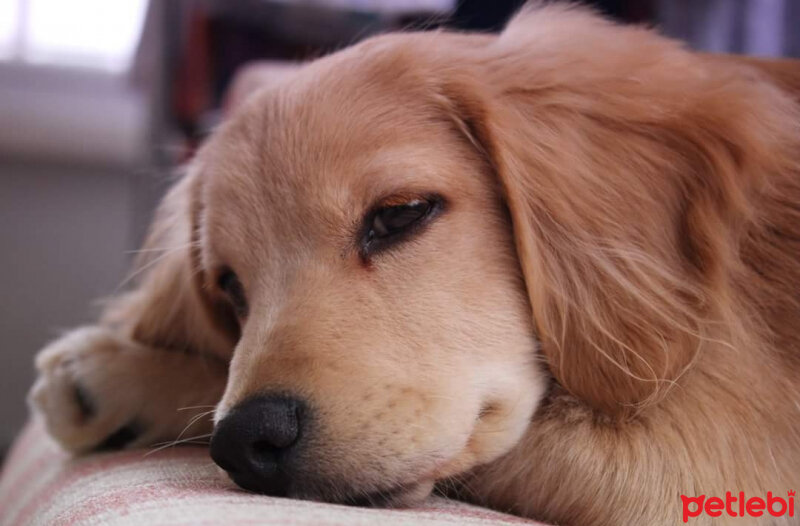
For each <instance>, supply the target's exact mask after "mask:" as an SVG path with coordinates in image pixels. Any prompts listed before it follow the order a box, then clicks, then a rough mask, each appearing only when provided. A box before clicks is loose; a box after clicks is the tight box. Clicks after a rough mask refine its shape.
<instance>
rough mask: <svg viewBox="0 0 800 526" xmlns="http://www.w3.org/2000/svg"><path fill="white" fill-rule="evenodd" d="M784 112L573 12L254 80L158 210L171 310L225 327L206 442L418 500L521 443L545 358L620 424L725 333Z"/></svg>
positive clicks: (664, 43)
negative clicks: (743, 223)
mask: <svg viewBox="0 0 800 526" xmlns="http://www.w3.org/2000/svg"><path fill="white" fill-rule="evenodd" d="M768 100H769V101H770V102H769V103H767V102H766V101H768ZM776 101H777V103H776ZM781 101H784V102H785V104H781ZM756 106H758V108H756V109H757V111H756V109H754V107H756ZM790 107H791V105H790V104H789V102H788V101H785V100H784V98H783V95H782V94H781V93H780V92H778V91H777V90H775V89H774V88H771V87H770V86H769V85H767V84H766V83H762V82H760V81H759V79H758V78H757V75H755V73H753V74H744V75H742V74H741V72H739V71H738V70H737V69H736V68H734V67H729V66H727V65H725V66H724V67H723V66H722V65H715V64H712V63H711V62H709V61H706V60H704V59H701V58H699V57H697V56H695V55H693V54H691V53H689V52H686V51H684V50H683V49H681V48H680V47H679V46H678V45H676V44H675V43H673V42H671V41H668V40H665V39H662V38H660V37H658V36H656V35H653V34H651V33H650V32H648V31H645V30H643V29H637V28H622V27H617V26H614V25H612V24H610V23H607V22H604V21H602V20H599V19H597V18H595V17H594V16H593V15H590V14H588V13H586V12H583V11H580V10H570V9H563V8H558V7H550V8H544V9H539V10H537V11H532V12H529V13H524V14H523V15H521V16H520V17H518V18H517V20H516V21H515V22H513V23H512V24H511V25H510V27H509V28H508V29H507V30H506V31H505V32H504V33H503V34H501V35H500V36H497V37H495V36H477V35H476V36H469V35H458V34H449V33H442V32H432V33H412V34H399V35H388V36H381V37H378V38H375V39H371V40H368V41H366V42H364V43H362V44H359V45H357V46H355V47H353V48H350V49H347V50H344V51H342V52H339V53H337V54H334V55H332V56H330V57H327V58H323V59H321V60H318V61H316V62H313V63H311V64H309V65H306V66H304V67H303V68H301V69H300V70H298V71H297V72H294V73H292V74H291V75H288V78H285V79H282V80H281V81H280V82H277V83H275V85H271V86H269V87H265V88H264V89H262V90H260V91H259V92H258V93H256V94H255V95H253V96H251V97H250V98H249V99H248V100H247V102H246V103H244V104H242V105H241V106H240V107H239V108H238V110H237V111H236V112H235V115H234V116H233V117H232V118H231V119H230V120H229V121H228V122H227V123H226V124H225V125H224V126H223V128H222V129H221V130H220V131H219V132H218V133H216V134H215V136H214V137H213V138H212V139H211V140H210V142H209V143H208V144H207V145H206V146H205V147H204V148H203V150H202V151H201V153H200V154H199V156H198V158H197V160H196V161H195V163H194V165H193V167H192V169H191V172H190V174H189V175H188V176H187V177H186V178H185V179H184V180H183V181H182V183H181V184H180V185H179V186H178V187H177V188H176V190H175V191H174V192H173V195H171V196H170V197H169V198H168V199H167V201H166V204H165V207H166V208H167V209H168V212H167V213H166V215H164V216H162V220H163V221H167V220H175V217H178V216H180V214H181V213H184V212H185V218H186V221H187V226H184V227H182V229H178V231H179V232H180V236H184V237H185V238H188V239H183V242H184V243H186V244H187V246H189V247H191V248H190V249H187V250H186V253H187V254H188V256H187V261H188V262H180V261H178V260H175V261H176V262H175V263H174V267H175V269H177V270H178V271H180V272H181V276H180V277H178V278H175V279H174V282H175V283H183V284H185V286H186V287H189V288H191V289H192V290H191V291H190V292H181V291H180V290H179V289H178V288H176V287H178V285H175V284H172V285H166V284H165V283H166V279H167V278H164V277H163V276H165V275H166V274H163V275H162V277H160V278H159V277H156V278H153V280H156V281H157V280H158V279H160V280H161V284H162V286H163V287H166V288H167V289H168V290H173V292H172V293H171V294H173V295H174V296H175V298H186V297H191V298H197V301H196V302H197V303H198V304H202V305H203V306H204V307H203V309H204V310H203V313H204V314H201V313H199V311H196V312H195V310H191V309H189V310H190V311H191V312H192V313H193V314H191V316H192V318H191V319H192V320H193V321H191V322H187V321H186V320H185V319H184V320H183V321H181V322H180V323H173V324H172V325H173V326H181V327H184V328H186V332H187V333H189V335H188V336H187V338H188V339H189V340H190V344H191V345H192V346H195V347H200V348H203V347H206V348H207V347H209V346H212V347H225V344H224V342H225V341H229V342H231V343H230V345H234V343H235V351H234V352H233V355H232V359H231V362H230V373H229V379H228V385H227V390H226V392H225V395H224V397H223V399H222V401H221V402H220V404H219V406H218V410H217V415H216V423H217V430H216V434H215V437H214V440H213V442H212V454H213V456H214V457H215V459H216V460H217V461H218V463H219V464H220V465H221V466H222V467H224V468H225V469H226V470H227V471H228V472H229V473H230V475H231V476H232V478H233V479H234V480H235V481H237V482H238V483H240V484H241V485H243V486H245V487H247V488H250V489H255V490H258V491H264V492H268V493H281V494H288V495H291V496H298V497H307V498H319V499H326V500H335V501H359V500H364V501H367V502H388V503H399V502H409V501H410V500H413V498H415V497H419V496H423V495H425V494H427V492H428V491H429V490H430V488H431V487H432V484H433V482H434V481H435V480H438V479H441V478H444V477H448V476H450V475H454V474H457V473H461V472H463V471H465V470H468V469H469V468H471V467H473V466H476V465H478V464H482V463H486V462H489V461H491V460H493V459H495V458H496V457H498V456H499V455H501V454H503V453H504V452H506V451H508V450H509V449H510V448H512V447H513V446H514V444H515V443H517V441H518V440H519V439H520V437H521V436H522V434H523V433H524V431H525V430H526V428H527V427H528V426H529V425H530V423H531V418H532V415H533V413H534V411H535V409H536V408H537V405H538V404H539V402H540V401H541V400H542V399H543V397H544V396H545V391H546V386H547V384H548V382H549V380H548V378H549V377H550V375H552V377H554V378H555V380H556V381H557V382H558V383H559V384H560V385H561V386H563V387H564V388H565V389H566V390H567V391H569V392H570V393H572V394H573V395H574V396H576V397H577V398H579V399H581V400H582V401H583V402H585V403H586V404H588V405H589V406H591V407H593V408H595V409H596V410H598V411H603V412H606V413H608V414H611V415H613V416H625V415H630V414H631V413H633V412H635V411H637V410H641V408H642V407H644V406H646V405H647V404H651V403H655V402H656V401H658V400H659V399H660V398H661V397H662V396H664V395H665V393H666V392H667V391H668V388H669V387H670V386H672V385H674V383H675V381H676V380H677V379H678V378H679V377H680V375H681V374H682V372H683V371H685V369H686V368H687V367H688V365H689V364H690V363H691V360H692V359H693V357H694V356H695V353H696V352H697V350H698V346H697V342H698V341H699V340H700V339H701V338H702V337H705V336H708V337H717V336H719V335H718V334H716V333H714V332H713V331H714V329H713V327H718V326H719V324H718V323H716V322H717V321H719V318H720V317H723V316H725V308H724V307H725V306H724V305H722V304H718V303H717V302H723V301H724V298H722V297H721V296H720V295H719V294H710V293H709V291H712V290H721V289H720V287H723V285H724V284H723V283H721V282H722V281H724V279H725V276H726V275H727V274H726V266H727V265H729V264H734V263H730V262H732V261H733V259H732V258H729V256H730V254H732V246H733V245H734V244H735V239H734V236H733V234H731V235H729V234H730V232H732V231H733V229H734V228H735V224H734V223H735V221H730V218H732V217H739V216H741V215H746V214H748V213H750V212H749V211H748V210H746V209H745V207H746V205H745V204H744V203H745V202H746V200H745V199H743V198H742V195H740V193H741V192H749V191H751V190H753V189H755V188H756V187H757V186H758V185H760V184H762V183H763V181H762V179H761V178H760V177H761V176H763V175H766V174H767V173H769V172H770V171H771V170H774V169H777V168H776V167H775V166H774V164H775V163H778V162H779V157H775V156H772V157H770V158H767V156H766V154H765V153H764V152H767V151H772V152H774V151H776V150H775V148H777V147H780V145H779V144H778V145H775V144H771V145H770V147H769V148H766V147H762V146H764V144H760V143H759V144H755V143H753V139H752V138H753V137H761V138H762V139H758V140H761V141H773V142H774V141H776V140H778V139H776V138H778V137H781V136H782V135H781V134H780V133H775V130H776V129H777V128H776V127H778V124H776V123H779V122H784V121H785V119H783V117H782V115H781V112H785V111H789V108H790ZM756 116H758V118H756ZM756 142H758V141H756ZM743 145H747V146H748V148H747V149H745V148H744V147H743ZM754 146H755V147H754ZM732 173H736V174H744V175H743V176H742V179H741V181H744V182H742V183H741V184H740V183H739V182H737V183H736V184H734V183H732V182H731V181H730V180H728V179H727V174H732ZM737 192H739V193H737ZM175 210H183V211H184V212H180V213H177V212H175ZM180 217H184V216H180ZM729 229H730V231H729ZM162 266H164V267H165V268H166V264H163V265H162ZM169 287H172V289H169ZM193 308H194V307H192V309H193ZM175 315H176V314H175V312H174V309H173V311H171V312H169V313H167V314H164V313H163V312H162V313H153V314H151V315H149V318H148V321H147V322H146V323H144V324H142V325H141V326H140V327H139V332H140V333H141V334H140V335H141V337H142V338H145V339H147V338H149V339H158V338H161V339H164V335H163V334H165V333H167V332H168V331H170V330H174V327H173V328H170V327H168V325H169V323H168V322H169V320H172V318H173V317H174V316H175ZM183 316H184V317H187V316H189V315H187V314H184V315H183ZM204 316H205V317H204ZM202 320H206V321H205V322H203V321H202ZM209 322H210V323H209ZM706 322H707V323H706ZM211 323H213V324H214V325H213V326H214V327H215V329H213V330H211V329H208V328H200V325H203V327H205V326H211V325H210V324H211ZM148 324H149V325H148ZM151 327H159V329H158V331H161V332H160V333H159V334H158V335H156V333H158V331H155V330H153V329H152V328H151ZM145 333H147V334H145ZM212 340H213V341H214V342H215V343H214V345H211V344H210V343H209V342H210V341H212ZM539 347H541V349H539ZM543 362H544V364H543Z"/></svg>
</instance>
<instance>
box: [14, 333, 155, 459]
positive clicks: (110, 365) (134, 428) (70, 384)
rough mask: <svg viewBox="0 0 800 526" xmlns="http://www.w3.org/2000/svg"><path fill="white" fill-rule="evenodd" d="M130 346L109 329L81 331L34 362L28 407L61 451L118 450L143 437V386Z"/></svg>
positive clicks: (50, 348) (132, 349) (59, 343)
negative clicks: (41, 418)
mask: <svg viewBox="0 0 800 526" xmlns="http://www.w3.org/2000/svg"><path fill="white" fill-rule="evenodd" d="M134 347H135V345H134V344H132V343H131V342H128V341H125V340H123V339H122V338H120V337H118V336H116V335H115V334H114V333H112V332H111V331H109V330H108V329H105V328H102V327H83V328H80V329H76V330H74V331H71V332H69V333H68V334H66V335H65V336H63V337H62V338H60V339H58V340H56V341H55V342H53V343H51V344H50V345H49V346H47V347H46V348H45V349H44V350H42V351H41V352H40V353H39V355H38V356H37V357H36V369H37V371H38V374H39V376H38V378H37V380H36V383H35V384H34V385H33V387H32V388H31V391H30V393H29V395H28V402H29V404H30V406H31V408H32V409H33V411H34V412H35V413H38V414H39V415H41V416H42V417H43V419H44V422H45V424H46V426H47V429H48V431H49V432H50V434H51V435H52V436H53V437H54V438H55V439H56V440H57V441H58V442H60V443H61V445H62V446H63V447H64V448H65V449H67V450H69V451H73V452H83V451H88V450H92V449H105V448H107V449H117V448H122V447H125V446H128V445H134V444H136V443H137V441H138V440H139V439H140V438H141V437H142V434H143V430H142V429H141V426H142V423H141V422H139V421H138V420H137V419H138V418H139V416H140V415H139V412H140V408H139V407H138V405H139V404H140V403H141V400H142V392H141V391H142V388H143V385H142V384H143V382H142V381H141V379H139V380H140V381H137V378H136V377H135V375H136V374H137V372H136V371H135V370H131V368H130V367H131V366H132V365H133V364H132V363H131V361H132V360H131V358H132V356H131V354H132V353H136V352H137V350H138V349H135V348H134Z"/></svg>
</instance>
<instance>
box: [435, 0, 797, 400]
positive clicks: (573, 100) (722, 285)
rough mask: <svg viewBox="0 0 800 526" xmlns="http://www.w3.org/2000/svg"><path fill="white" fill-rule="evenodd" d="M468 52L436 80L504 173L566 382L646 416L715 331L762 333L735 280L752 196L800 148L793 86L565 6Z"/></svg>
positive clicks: (718, 343) (729, 343)
mask: <svg viewBox="0 0 800 526" xmlns="http://www.w3.org/2000/svg"><path fill="white" fill-rule="evenodd" d="M464 61H465V63H467V64H469V66H468V67H467V70H468V71H467V72H466V73H463V72H462V73H461V74H458V73H453V74H452V75H449V76H448V77H447V80H444V81H443V82H442V85H441V87H440V92H441V93H440V94H441V95H443V97H444V99H445V100H447V101H448V102H447V105H448V106H447V111H449V113H450V115H451V118H452V119H453V120H454V121H456V122H457V125H458V127H459V128H461V129H462V130H464V132H465V133H466V134H467V135H468V137H469V138H470V140H471V141H472V142H473V143H475V144H477V145H478V147H479V148H480V149H481V150H482V151H483V152H484V153H485V155H486V156H487V158H488V159H489V161H490V163H491V165H492V166H493V167H494V170H495V172H496V175H497V178H498V179H499V182H500V184H501V186H502V191H503V193H504V197H505V200H506V203H507V206H508V208H509V211H510V214H511V218H512V224H513V229H514V236H515V242H516V248H517V251H518V256H519V259H520V264H521V267H522V271H523V275H524V277H525V282H526V286H527V289H528V293H529V298H530V302H531V307H532V311H533V317H534V321H535V324H536V327H537V330H538V337H539V339H540V342H541V348H542V352H543V353H544V355H545V356H546V358H547V361H548V364H549V367H550V369H551V371H552V373H553V375H554V377H555V378H556V380H557V381H558V382H559V383H560V384H561V385H562V386H563V387H565V388H566V389H567V390H569V391H570V392H571V393H572V394H574V395H575V396H577V397H578V398H580V399H582V400H584V401H586V402H587V403H589V404H590V405H591V406H593V407H595V408H597V409H599V410H602V411H604V412H606V413H608V414H612V415H618V416H625V415H632V414H635V413H637V412H638V411H641V410H642V409H643V408H645V407H647V406H648V405H650V404H652V403H655V402H657V401H658V400H660V399H661V398H663V397H664V396H666V394H667V393H668V392H669V390H670V388H672V387H673V386H675V385H676V384H677V383H678V382H679V380H680V378H681V376H682V375H683V374H684V372H686V371H687V370H688V369H689V368H690V366H691V365H692V364H693V363H694V361H695V360H697V358H698V356H699V354H700V353H701V351H702V350H703V349H704V348H705V347H707V346H708V345H714V346H715V347H716V348H719V349H724V348H726V347H736V346H746V345H748V342H750V343H752V342H753V341H757V340H755V339H753V338H751V337H750V336H748V330H750V329H752V325H751V324H750V323H749V322H748V321H747V320H745V319H743V318H742V316H741V313H742V312H745V311H747V308H746V307H745V306H743V305H742V304H741V303H742V302H743V301H744V300H743V299H742V298H741V297H738V296H737V292H736V288H735V286H734V282H735V281H736V280H737V279H740V277H741V275H742V263H741V259H740V256H739V250H738V249H739V246H740V244H741V243H742V242H743V238H744V237H745V236H746V232H747V228H748V225H749V224H753V223H755V222H757V221H758V220H759V219H758V211H757V210H756V209H754V206H753V202H754V201H753V196H754V195H757V194H759V193H760V192H762V191H763V190H764V188H766V187H767V186H768V185H769V184H770V182H769V181H770V177H769V176H770V175H771V174H775V173H781V172H786V165H785V163H786V159H789V158H791V156H792V155H794V154H796V152H794V151H793V150H792V148H794V142H793V141H792V140H790V139H788V137H790V136H791V135H792V133H793V132H796V127H795V126H794V125H787V122H789V121H787V115H792V114H796V110H797V108H796V106H794V105H793V104H792V102H791V99H790V98H789V97H787V96H786V94H785V93H783V92H781V91H780V90H779V89H778V88H776V86H774V85H772V84H770V83H768V82H764V81H763V80H762V79H761V78H757V77H758V76H754V75H751V76H747V75H741V72H740V71H738V70H736V68H730V67H729V66H727V65H724V64H711V63H708V62H707V61H703V60H701V59H700V58H699V57H698V55H695V54H692V53H689V52H687V51H685V50H683V49H682V48H681V47H680V46H679V45H678V44H676V43H675V42H672V41H670V40H667V39H665V38H662V37H659V36H657V35H655V34H653V33H651V32H649V31H647V30H645V29H641V28H634V27H620V26H616V25H614V24H612V23H610V22H606V21H604V20H602V19H599V18H598V17H596V16H594V15H592V14H591V13H589V12H587V11H585V10H582V9H576V8H564V7H559V6H547V7H538V8H532V9H528V10H525V11H523V12H522V13H521V14H520V15H518V17H517V18H516V19H515V20H513V21H512V22H511V24H510V25H509V27H508V28H507V29H506V30H505V32H504V33H503V34H501V35H500V36H499V37H498V38H497V39H496V41H495V42H493V43H492V44H491V45H488V46H486V47H485V49H484V50H483V51H482V52H481V53H480V54H478V56H477V57H469V58H465V59H464ZM451 73H452V72H451ZM797 122H800V121H797ZM748 327H749V329H748ZM753 330H754V329H753ZM754 331H755V330H754ZM755 332H757V331H755Z"/></svg>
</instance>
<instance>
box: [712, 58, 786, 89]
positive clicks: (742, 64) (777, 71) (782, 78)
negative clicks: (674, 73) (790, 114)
mask: <svg viewBox="0 0 800 526" xmlns="http://www.w3.org/2000/svg"><path fill="white" fill-rule="evenodd" d="M705 58H706V59H707V60H709V61H710V62H712V63H716V64H720V65H723V66H724V65H729V66H733V67H737V66H738V67H739V68H740V69H742V68H750V69H752V70H756V71H758V72H759V74H761V75H763V76H764V78H765V79H768V80H770V81H772V82H774V83H775V85H776V86H778V87H779V88H781V89H783V90H784V91H786V92H787V93H788V94H789V95H790V96H792V97H794V99H795V100H797V101H800V60H797V59H790V58H781V59H776V58H760V57H750V56H744V55H723V54H713V53H709V54H706V55H705Z"/></svg>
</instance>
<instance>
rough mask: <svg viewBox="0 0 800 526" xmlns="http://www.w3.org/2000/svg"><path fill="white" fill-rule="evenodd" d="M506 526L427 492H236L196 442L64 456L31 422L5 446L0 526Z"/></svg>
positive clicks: (500, 517) (509, 519)
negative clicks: (418, 502) (351, 502)
mask: <svg viewBox="0 0 800 526" xmlns="http://www.w3.org/2000/svg"><path fill="white" fill-rule="evenodd" d="M94 524H97V525H104V526H129V525H130V526H141V525H148V526H159V525H164V526H166V525H169V526H177V525H192V526H201V525H211V524H224V525H226V526H228V525H231V526H233V525H251V524H252V525H256V524H257V525H260V526H267V525H293V526H304V525H308V526H334V525H348V526H349V525H374V524H380V525H381V526H394V525H411V524H414V525H445V524H447V525H488V524H497V525H508V524H528V525H535V524H539V523H535V522H532V521H527V520H524V519H520V518H517V517H513V516H510V515H504V514H501V513H497V512H494V511H490V510H486V509H483V508H478V507H475V506H470V505H467V504H462V503H458V502H454V501H450V500H447V499H442V498H436V497H432V498H430V499H429V500H428V501H426V502H425V504H424V505H423V506H422V507H419V508H416V509H412V510H380V509H368V508H354V507H347V506H338V505H333V504H321V503H315V502H307V501H298V500H291V499H279V498H271V497H264V496H259V495H253V494H249V493H245V492H243V491H239V490H237V489H236V488H234V487H233V485H232V484H231V483H229V482H227V481H226V480H225V479H224V478H223V477H222V476H220V474H219V473H218V471H217V469H216V467H215V466H214V465H213V463H212V462H211V459H210V458H209V456H208V452H207V450H206V449H205V448H201V447H176V448H170V449H164V450H161V451H157V452H155V453H152V454H147V455H146V454H145V452H143V451H124V452H118V453H102V454H95V455H90V456H86V457H82V458H76V459H71V458H69V457H68V456H67V455H66V454H64V453H63V452H61V451H60V450H59V449H58V446H56V444H54V443H53V442H52V441H51V440H50V439H49V438H48V437H47V435H46V434H45V433H44V430H43V429H42V426H41V425H40V424H38V423H32V424H29V425H28V426H27V427H26V428H25V430H24V431H23V432H22V434H21V436H20V437H19V438H18V439H17V441H16V443H15V445H14V446H13V448H12V449H11V451H10V453H9V456H8V459H7V462H6V464H5V467H4V469H3V472H2V478H0V526H29V525H30V526H36V525H42V526H44V525H46V526H77V525H94Z"/></svg>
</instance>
